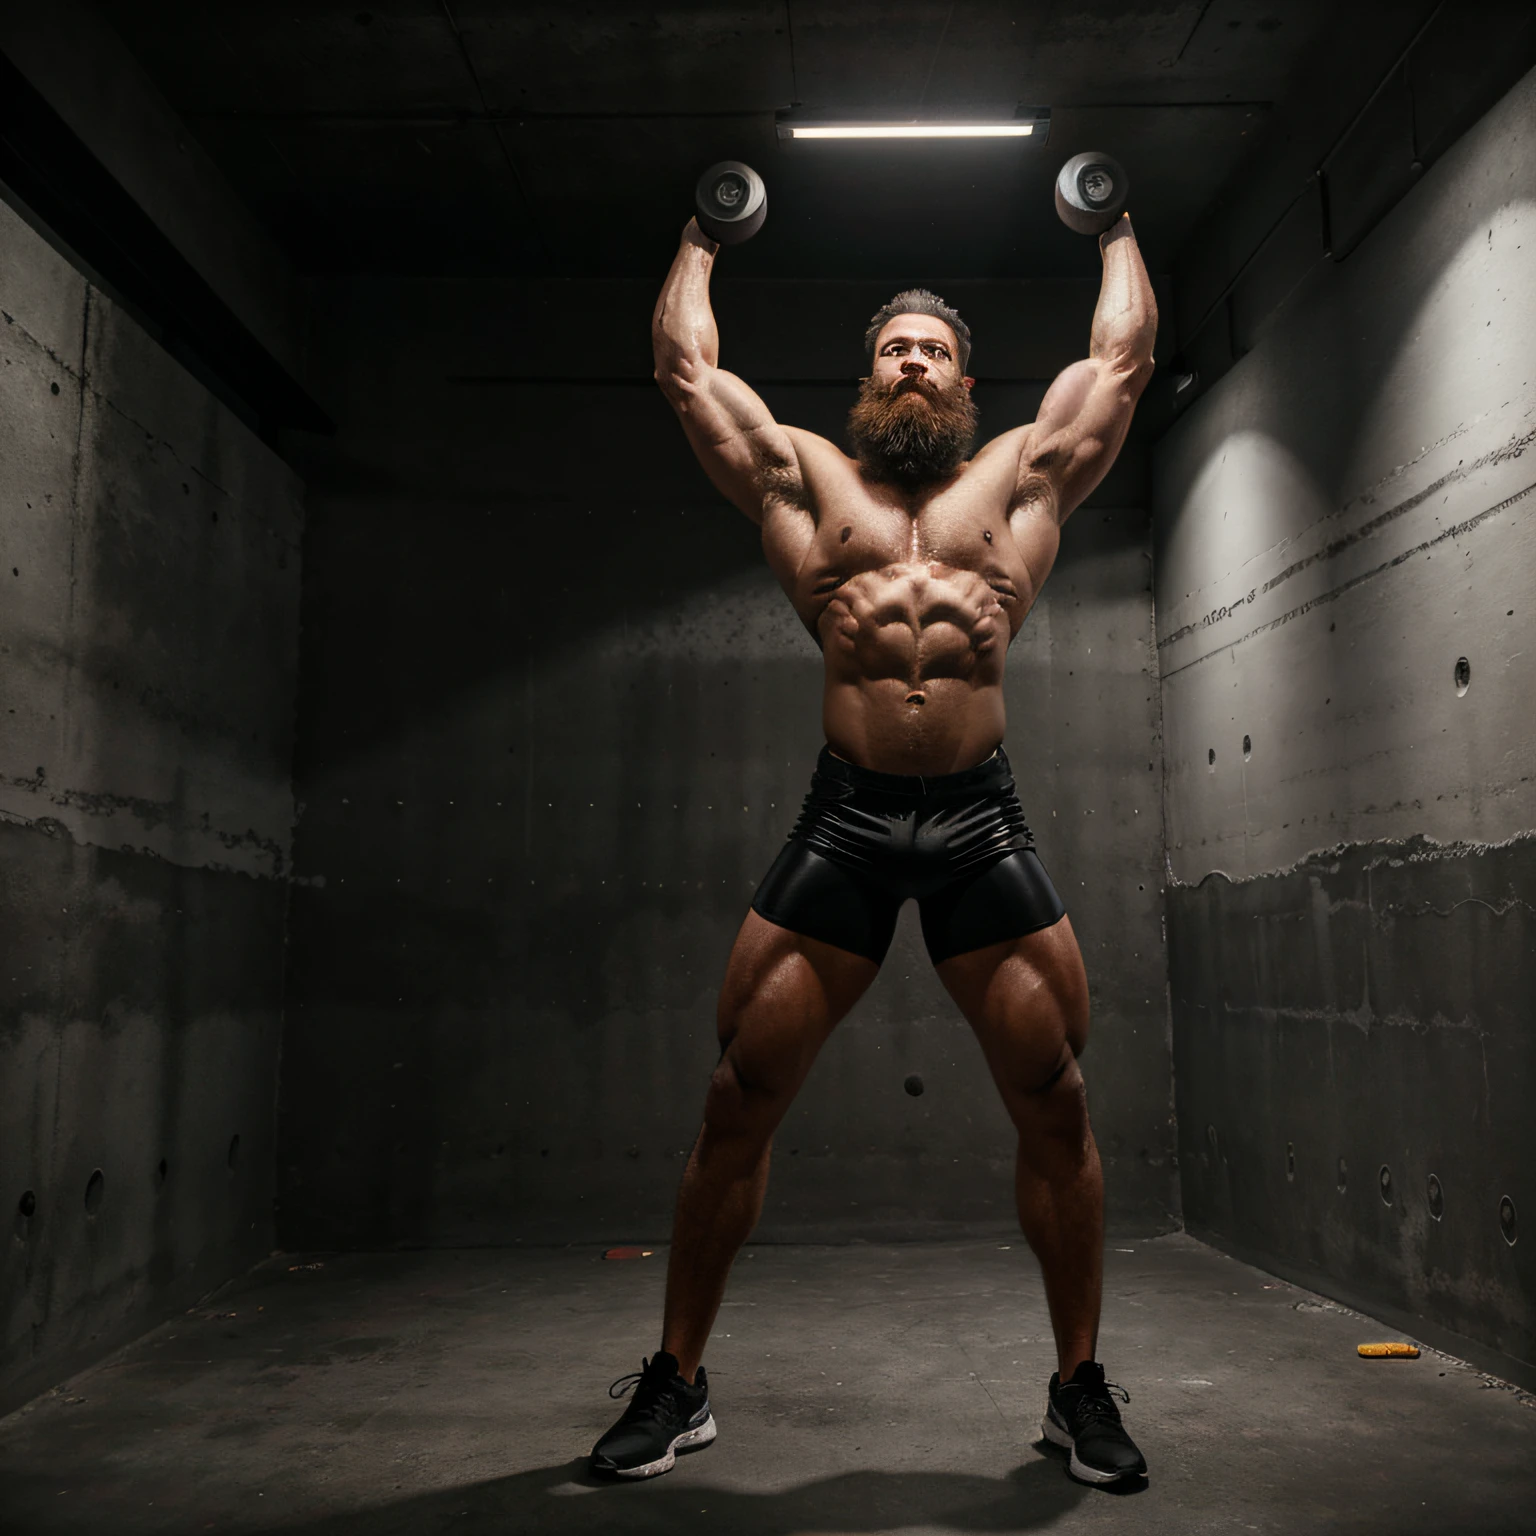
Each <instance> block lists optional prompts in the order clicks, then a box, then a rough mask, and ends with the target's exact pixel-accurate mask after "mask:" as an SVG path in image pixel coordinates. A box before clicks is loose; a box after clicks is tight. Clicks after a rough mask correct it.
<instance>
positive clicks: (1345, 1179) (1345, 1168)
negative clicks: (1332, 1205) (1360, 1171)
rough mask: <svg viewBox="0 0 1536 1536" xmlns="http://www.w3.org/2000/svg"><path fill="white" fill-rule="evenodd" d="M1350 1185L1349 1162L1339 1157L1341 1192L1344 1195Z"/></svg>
mask: <svg viewBox="0 0 1536 1536" xmlns="http://www.w3.org/2000/svg"><path fill="white" fill-rule="evenodd" d="M1348 1187H1349V1164H1348V1163H1346V1162H1345V1161H1344V1159H1343V1158H1342V1157H1341V1158H1340V1159H1339V1193H1340V1194H1341V1195H1342V1194H1343V1193H1344V1191H1345V1190H1346V1189H1347V1188H1348Z"/></svg>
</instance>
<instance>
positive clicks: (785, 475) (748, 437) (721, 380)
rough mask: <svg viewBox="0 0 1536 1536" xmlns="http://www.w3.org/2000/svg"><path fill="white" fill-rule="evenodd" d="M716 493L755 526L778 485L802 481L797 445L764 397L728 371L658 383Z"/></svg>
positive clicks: (708, 371) (707, 371)
mask: <svg viewBox="0 0 1536 1536" xmlns="http://www.w3.org/2000/svg"><path fill="white" fill-rule="evenodd" d="M658 382H659V383H660V384H661V387H662V391H663V393H664V394H665V395H666V397H667V399H668V400H669V401H670V402H671V404H672V408H673V410H675V411H676V412H677V415H678V420H679V421H681V423H682V426H683V432H684V434H685V435H686V436H687V438H688V442H689V444H690V446H691V447H692V448H693V451H694V455H695V456H696V457H697V459H698V461H699V463H700V464H701V465H703V467H704V472H705V473H706V474H707V475H708V476H709V478H710V479H711V480H712V481H713V482H714V484H715V486H716V488H717V489H718V490H719V491H720V492H721V493H722V494H723V495H724V496H726V497H727V498H728V499H729V500H730V501H732V502H734V503H735V504H736V505H737V506H738V507H740V508H741V510H742V511H743V512H745V513H746V514H747V516H748V517H750V518H751V519H752V520H753V522H761V521H762V513H763V500H764V497H765V495H767V494H768V492H769V491H770V490H771V489H772V488H773V487H774V485H775V483H776V482H779V481H783V480H785V479H793V478H797V474H798V466H797V462H796V456H795V449H794V444H793V442H792V441H791V439H790V436H789V434H788V433H787V432H786V431H785V430H784V428H783V427H781V426H780V425H779V423H778V422H776V421H775V420H774V419H773V415H772V413H771V412H770V411H769V409H768V407H767V406H766V405H765V404H764V403H763V401H762V399H761V397H760V396H759V395H758V394H757V392H756V391H755V390H754V389H752V388H751V387H750V386H749V385H748V384H746V383H744V382H743V381H742V380H741V379H739V378H737V377H736V375H735V374H733V373H728V372H726V370H725V369H723V368H706V369H700V370H697V371H696V372H695V373H694V375H693V376H692V377H690V378H687V379H677V378H672V379H658Z"/></svg>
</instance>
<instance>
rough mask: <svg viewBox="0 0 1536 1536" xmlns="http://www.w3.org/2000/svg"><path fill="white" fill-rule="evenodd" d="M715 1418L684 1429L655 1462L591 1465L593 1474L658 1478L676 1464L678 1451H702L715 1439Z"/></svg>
mask: <svg viewBox="0 0 1536 1536" xmlns="http://www.w3.org/2000/svg"><path fill="white" fill-rule="evenodd" d="M715 1434H716V1430H715V1416H714V1414H710V1416H709V1417H708V1418H707V1419H705V1420H704V1422H703V1423H702V1424H700V1425H698V1426H697V1427H695V1428H693V1429H686V1430H684V1431H683V1433H682V1434H680V1435H679V1436H678V1437H677V1438H676V1439H675V1440H674V1441H673V1442H672V1443H671V1444H670V1445H669V1446H668V1447H667V1451H666V1455H664V1456H658V1457H657V1458H656V1460H655V1461H648V1462H646V1463H645V1464H644V1465H643V1466H638V1467H600V1466H597V1465H596V1464H594V1465H593V1469H592V1470H593V1471H594V1472H601V1473H603V1474H605V1475H606V1476H608V1477H660V1476H661V1474H662V1473H663V1472H670V1471H671V1470H672V1468H673V1467H674V1466H675V1465H676V1464H677V1453H678V1452H679V1451H694V1450H702V1449H703V1448H704V1447H705V1446H706V1445H708V1444H709V1443H710V1442H711V1441H712V1440H713V1439H714V1438H715Z"/></svg>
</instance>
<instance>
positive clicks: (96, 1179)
mask: <svg viewBox="0 0 1536 1536" xmlns="http://www.w3.org/2000/svg"><path fill="white" fill-rule="evenodd" d="M106 1190H107V1180H106V1176H105V1175H104V1174H103V1173H102V1171H101V1169H100V1168H98V1169H96V1171H95V1172H94V1173H92V1175H91V1176H90V1178H88V1179H87V1180H86V1181H85V1212H86V1215H88V1216H94V1215H95V1214H96V1212H97V1211H99V1210H100V1209H101V1200H102V1196H103V1195H104V1194H105V1193H106Z"/></svg>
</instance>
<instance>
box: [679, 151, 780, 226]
mask: <svg viewBox="0 0 1536 1536" xmlns="http://www.w3.org/2000/svg"><path fill="white" fill-rule="evenodd" d="M693 201H694V204H695V206H696V207H697V209H698V219H699V228H700V229H702V230H703V231H704V233H705V234H706V235H708V236H709V238H710V239H711V240H714V241H717V242H718V243H719V244H721V245H740V244H741V242H742V241H743V240H750V239H751V238H752V236H753V235H755V234H756V233H757V232H758V230H760V229H761V228H762V227H763V220H764V219H765V218H766V217H767V216H768V189H767V188H766V187H765V186H764V185H763V178H762V177H761V176H759V175H758V174H757V172H756V171H754V170H753V169H752V167H751V166H750V165H743V164H742V163H741V161H740V160H722V161H720V162H719V164H717V165H712V166H710V168H709V169H708V170H707V171H705V172H704V174H703V175H702V176H700V177H699V184H698V186H697V187H695V188H694V191H693Z"/></svg>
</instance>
